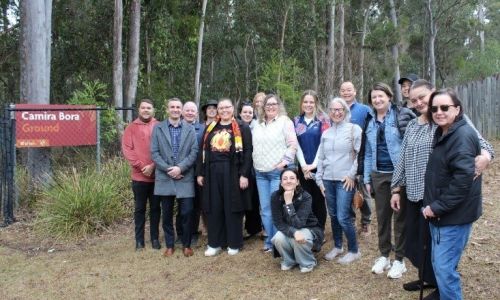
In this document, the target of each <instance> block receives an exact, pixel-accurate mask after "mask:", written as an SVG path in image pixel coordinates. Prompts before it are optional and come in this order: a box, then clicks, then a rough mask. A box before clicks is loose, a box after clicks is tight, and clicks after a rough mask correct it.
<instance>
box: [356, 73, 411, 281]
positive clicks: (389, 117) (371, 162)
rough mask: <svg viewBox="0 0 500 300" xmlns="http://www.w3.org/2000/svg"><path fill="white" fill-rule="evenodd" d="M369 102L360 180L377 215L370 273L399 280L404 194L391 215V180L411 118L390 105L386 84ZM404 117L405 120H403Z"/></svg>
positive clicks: (402, 266)
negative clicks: (375, 256) (376, 253)
mask: <svg viewBox="0 0 500 300" xmlns="http://www.w3.org/2000/svg"><path fill="white" fill-rule="evenodd" d="M368 95H369V100H370V101H371V105H372V106H373V111H372V112H371V113H370V116H371V119H370V120H369V121H368V125H367V128H366V133H365V135H366V139H365V141H366V143H365V149H364V151H365V158H364V174H363V175H364V176H363V180H364V183H365V186H366V189H367V190H368V192H371V191H372V190H373V191H374V192H375V209H376V212H377V234H378V248H379V251H380V254H381V256H380V257H379V258H378V259H377V260H376V261H375V263H374V265H373V267H372V273H375V274H382V273H384V271H386V270H389V269H390V270H389V272H388V273H387V277H389V278H392V279H396V278H401V276H403V273H404V272H406V266H405V263H404V261H403V258H404V245H405V235H404V225H405V205H404V203H405V201H406V200H405V194H404V192H402V193H401V196H402V198H403V200H402V201H401V203H402V204H403V205H401V209H400V210H399V211H397V212H394V211H393V210H392V209H391V205H390V199H391V179H392V173H393V171H394V166H395V165H396V164H397V163H398V159H399V152H400V148H401V141H402V140H403V134H402V132H401V128H402V127H405V128H406V126H405V125H407V124H402V123H401V120H403V119H406V120H408V119H411V118H414V117H415V115H414V114H413V112H412V111H411V110H409V109H408V108H405V107H403V108H399V107H396V105H392V103H391V99H392V96H393V93H392V90H391V88H390V87H389V86H388V85H387V84H385V83H376V84H375V85H374V86H373V87H372V89H371V90H370V92H369V94H368ZM404 116H407V118H403V117H404ZM393 216H394V240H395V245H394V251H395V256H396V257H395V258H396V259H395V260H394V262H393V263H392V264H391V261H390V259H389V255H390V253H391V251H392V249H393V245H392V242H391V240H392V239H391V236H392V229H391V227H392V219H393Z"/></svg>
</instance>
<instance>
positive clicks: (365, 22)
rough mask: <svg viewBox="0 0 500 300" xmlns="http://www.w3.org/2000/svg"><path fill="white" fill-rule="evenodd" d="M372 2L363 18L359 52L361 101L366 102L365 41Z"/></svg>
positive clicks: (359, 91)
mask: <svg viewBox="0 0 500 300" xmlns="http://www.w3.org/2000/svg"><path fill="white" fill-rule="evenodd" d="M371 5H372V4H371V1H370V3H368V7H367V8H366V9H365V14H364V17H363V32H362V33H361V50H360V51H359V90H358V94H359V96H358V97H359V99H360V100H361V101H363V100H364V97H363V96H364V90H365V39H366V30H367V26H368V16H369V15H370V8H371Z"/></svg>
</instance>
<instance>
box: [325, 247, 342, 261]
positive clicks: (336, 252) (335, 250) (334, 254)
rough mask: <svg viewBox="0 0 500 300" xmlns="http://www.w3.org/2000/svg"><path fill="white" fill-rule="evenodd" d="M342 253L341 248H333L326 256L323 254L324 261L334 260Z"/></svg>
mask: <svg viewBox="0 0 500 300" xmlns="http://www.w3.org/2000/svg"><path fill="white" fill-rule="evenodd" d="M342 252H344V250H343V249H342V248H340V249H339V248H336V247H334V248H333V249H332V250H331V251H330V252H328V253H327V254H325V257H324V258H325V259H326V260H334V259H335V257H337V256H339V255H340V254H342Z"/></svg>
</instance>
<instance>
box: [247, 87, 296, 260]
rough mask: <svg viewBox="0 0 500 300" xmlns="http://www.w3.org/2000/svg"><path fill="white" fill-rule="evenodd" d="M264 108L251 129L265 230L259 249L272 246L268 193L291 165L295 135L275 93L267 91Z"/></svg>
mask: <svg viewBox="0 0 500 300" xmlns="http://www.w3.org/2000/svg"><path fill="white" fill-rule="evenodd" d="M263 108H264V111H263V113H262V114H260V115H259V118H258V122H257V124H256V125H255V127H254V129H253V133H252V141H253V153H252V159H253V166H254V168H255V177H256V179H257V189H258V190H259V200H260V215H261V218H262V224H263V225H264V230H265V231H266V234H267V237H266V239H265V241H264V247H263V249H262V251H263V252H265V253H270V252H271V251H272V247H273V244H272V243H271V239H272V238H273V236H274V234H275V233H276V227H275V226H274V225H273V219H272V216H271V194H272V193H273V192H275V191H277V190H278V188H279V184H280V173H281V171H283V170H284V169H286V168H292V167H293V163H294V160H295V153H296V152H297V136H296V135H295V129H294V127H293V123H292V121H291V120H290V119H289V118H288V117H287V115H286V110H285V106H284V105H283V102H282V101H281V99H280V98H279V97H278V96H277V95H274V94H269V95H267V96H266V97H265V98H264V102H263Z"/></svg>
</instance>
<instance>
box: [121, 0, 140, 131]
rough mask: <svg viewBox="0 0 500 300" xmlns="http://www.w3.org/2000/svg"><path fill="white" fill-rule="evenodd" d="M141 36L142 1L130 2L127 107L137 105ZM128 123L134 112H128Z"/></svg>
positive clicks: (133, 0) (134, 0)
mask: <svg viewBox="0 0 500 300" xmlns="http://www.w3.org/2000/svg"><path fill="white" fill-rule="evenodd" d="M140 34H141V1H140V0H132V1H131V2H130V24H129V42H128V62H127V77H126V78H127V86H126V89H125V106H126V107H131V106H132V104H135V96H136V93H137V78H138V77H139V41H140ZM126 120H127V122H130V121H132V111H130V110H128V111H127V118H126Z"/></svg>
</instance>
